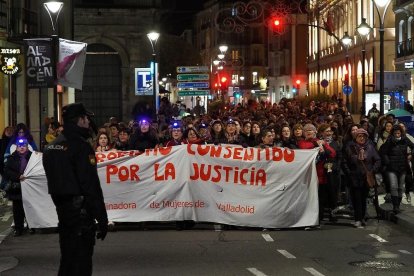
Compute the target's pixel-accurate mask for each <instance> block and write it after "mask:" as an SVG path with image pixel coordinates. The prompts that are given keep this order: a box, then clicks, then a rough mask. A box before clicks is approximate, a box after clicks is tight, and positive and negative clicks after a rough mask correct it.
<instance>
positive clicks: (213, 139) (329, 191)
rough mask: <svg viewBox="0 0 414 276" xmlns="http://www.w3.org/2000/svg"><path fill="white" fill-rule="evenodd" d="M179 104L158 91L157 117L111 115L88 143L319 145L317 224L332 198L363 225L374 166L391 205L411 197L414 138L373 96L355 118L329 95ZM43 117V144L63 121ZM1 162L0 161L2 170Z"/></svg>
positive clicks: (331, 216) (129, 146) (114, 146)
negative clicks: (206, 105)
mask: <svg viewBox="0 0 414 276" xmlns="http://www.w3.org/2000/svg"><path fill="white" fill-rule="evenodd" d="M197 104H198V103H197ZM177 106H178V105H171V103H170V102H169V101H168V99H167V98H163V99H162V100H161V106H160V108H159V110H158V116H157V119H151V115H150V114H146V113H145V112H144V113H140V114H135V118H134V119H133V120H131V121H129V122H127V123H126V122H119V121H118V120H117V118H114V117H111V118H110V119H109V120H108V122H107V123H105V124H104V125H102V126H100V127H99V128H97V131H96V135H95V139H94V140H93V141H91V143H92V145H93V147H94V149H95V150H96V151H97V152H102V151H111V150H121V151H125V150H138V151H140V152H144V151H145V150H146V149H152V148H156V147H163V146H176V145H181V144H189V143H194V144H215V145H221V144H236V145H240V146H242V147H261V148H266V147H287V148H290V149H313V148H317V149H318V151H319V154H318V156H317V160H316V162H317V163H316V170H317V175H318V182H319V183H318V184H319V186H318V187H319V190H318V194H319V219H320V225H322V221H323V220H329V221H330V222H336V220H337V217H336V216H335V210H336V209H337V207H338V204H341V205H346V206H347V208H348V209H349V210H351V212H352V213H353V214H354V220H355V222H354V226H355V227H357V228H363V227H364V226H365V225H366V218H367V214H366V208H367V198H368V196H369V192H370V187H369V186H368V184H369V183H368V182H369V181H368V180H367V179H368V178H367V176H368V175H372V174H375V176H376V179H377V182H378V183H379V184H380V185H382V186H383V187H384V189H385V191H386V196H385V199H386V201H389V202H390V203H392V205H393V210H394V212H395V213H398V212H400V204H401V200H402V198H403V195H404V194H405V196H406V200H407V201H408V202H411V197H410V191H411V189H412V186H413V185H412V182H413V178H412V170H411V168H412V157H411V152H412V150H413V148H414V144H413V142H414V138H413V137H412V136H411V135H409V134H408V133H407V131H406V126H405V125H404V124H403V123H402V122H399V121H398V120H396V118H395V116H394V115H392V114H388V115H382V116H380V112H379V110H378V109H377V108H376V105H375V104H373V106H372V108H371V109H370V110H369V111H368V112H367V114H366V115H361V116H360V118H358V120H357V121H355V120H354V117H353V116H352V115H351V114H350V113H349V112H348V111H347V109H346V107H345V105H344V104H343V102H342V100H341V99H339V100H338V99H335V98H334V99H331V100H327V101H321V102H318V101H315V100H310V101H308V102H304V101H300V100H295V99H282V100H281V101H280V102H279V103H274V104H268V103H265V102H257V101H253V100H250V101H248V102H247V103H245V104H243V105H242V104H236V105H220V106H216V107H215V108H213V107H211V108H209V110H208V112H207V113H206V112H205V110H204V108H203V109H200V108H198V109H197V110H190V109H185V108H184V110H185V111H184V112H183V108H178V107H177ZM197 106H198V105H197ZM200 110H201V111H200ZM193 111H194V112H193ZM195 111H197V112H195ZM45 124H46V125H47V130H45V133H47V134H45V135H44V139H42V145H41V148H42V147H43V146H44V145H45V144H47V143H50V142H51V141H53V139H54V138H56V137H57V136H58V135H59V132H60V131H61V130H62V127H64V126H61V125H59V124H57V123H55V122H53V121H48V122H45ZM16 130H17V128H16ZM16 130H15V131H14V133H13V132H12V130H11V129H10V128H6V129H5V130H4V132H3V138H2V143H1V145H2V148H1V150H2V152H1V154H2V156H3V155H4V156H5V157H7V154H10V151H9V150H8V148H9V146H5V149H3V145H4V144H8V145H9V144H10V143H13V141H14V140H15V138H16V135H18V133H19V132H16ZM24 131H26V130H25V129H24V130H23V132H24ZM11 133H13V134H11ZM26 134H27V137H26V138H27V140H28V145H31V146H32V147H33V150H36V149H37V148H36V145H34V144H33V145H32V144H31V143H32V141H33V138H30V137H31V135H30V133H26ZM8 137H9V138H8ZM13 139H14V140H13ZM3 140H4V141H8V142H3ZM41 148H40V150H41ZM6 164H7V162H6ZM3 166H4V163H3V162H2V164H1V169H2V173H3Z"/></svg>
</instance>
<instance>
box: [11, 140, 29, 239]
mask: <svg viewBox="0 0 414 276" xmlns="http://www.w3.org/2000/svg"><path fill="white" fill-rule="evenodd" d="M15 144H16V151H15V152H13V153H12V154H11V155H10V156H9V157H8V158H7V160H6V163H5V166H4V176H5V177H6V179H7V180H8V183H7V185H6V187H5V191H6V195H7V198H8V199H9V200H11V201H12V202H13V220H14V236H15V237H17V236H21V235H22V234H23V230H24V218H25V214H24V209H23V199H22V189H21V183H20V181H22V180H24V179H25V177H24V175H23V173H24V170H25V169H26V167H27V163H28V162H29V159H30V156H31V154H32V152H31V151H29V147H28V146H29V143H28V141H27V139H26V138H18V139H17V140H16V141H15Z"/></svg>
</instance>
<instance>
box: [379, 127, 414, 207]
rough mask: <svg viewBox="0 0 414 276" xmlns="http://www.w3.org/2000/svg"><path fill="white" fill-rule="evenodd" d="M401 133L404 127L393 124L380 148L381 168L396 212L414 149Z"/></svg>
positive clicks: (413, 145)
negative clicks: (387, 182)
mask: <svg viewBox="0 0 414 276" xmlns="http://www.w3.org/2000/svg"><path fill="white" fill-rule="evenodd" d="M403 133H404V129H403V128H402V127H401V126H400V125H394V126H393V128H392V130H391V133H390V136H389V137H388V139H387V141H385V143H384V144H383V145H382V146H381V148H380V155H381V160H382V161H383V164H382V165H383V170H384V171H385V175H386V177H387V178H388V181H389V183H390V189H391V201H392V205H393V210H394V213H396V214H398V213H399V212H400V204H401V199H402V194H403V192H404V189H405V177H406V174H407V171H408V170H409V165H408V162H409V161H410V160H411V159H412V155H411V153H412V152H413V150H414V144H413V143H412V142H411V141H410V140H409V139H408V138H407V136H404V135H403Z"/></svg>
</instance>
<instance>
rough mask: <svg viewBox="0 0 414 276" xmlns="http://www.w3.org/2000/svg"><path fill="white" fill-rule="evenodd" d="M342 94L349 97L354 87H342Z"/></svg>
mask: <svg viewBox="0 0 414 276" xmlns="http://www.w3.org/2000/svg"><path fill="white" fill-rule="evenodd" d="M342 92H343V93H344V94H345V95H347V96H349V95H350V94H351V93H352V87H351V86H349V85H345V86H344V87H342Z"/></svg>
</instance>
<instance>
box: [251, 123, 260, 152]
mask: <svg viewBox="0 0 414 276" xmlns="http://www.w3.org/2000/svg"><path fill="white" fill-rule="evenodd" d="M260 132H261V128H260V124H259V122H257V121H253V122H252V134H251V138H250V139H249V141H248V142H249V146H250V147H255V146H257V145H259V144H260V143H261V141H260Z"/></svg>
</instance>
